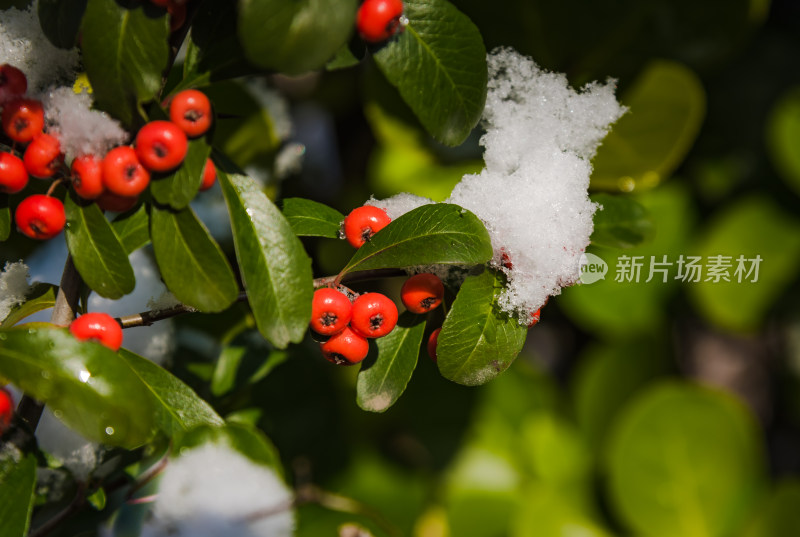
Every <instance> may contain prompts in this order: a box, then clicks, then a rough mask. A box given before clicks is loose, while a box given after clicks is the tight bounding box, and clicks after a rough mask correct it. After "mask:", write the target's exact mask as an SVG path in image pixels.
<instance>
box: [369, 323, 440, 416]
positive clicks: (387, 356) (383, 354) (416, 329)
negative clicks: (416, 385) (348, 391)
mask: <svg viewBox="0 0 800 537" xmlns="http://www.w3.org/2000/svg"><path fill="white" fill-rule="evenodd" d="M424 333H425V316H423V315H415V314H413V313H411V312H408V311H406V312H403V314H402V315H400V319H399V320H398V321H397V326H395V328H394V330H392V331H391V332H390V333H389V334H388V335H387V336H384V337H382V338H379V339H377V340H376V341H375V343H376V347H377V352H375V351H374V348H372V349H370V354H369V356H367V358H366V359H365V360H364V361H363V362H362V365H361V370H360V371H359V372H358V381H357V382H356V402H357V403H358V406H359V407H361V408H362V409H363V410H369V411H370V412H385V411H386V410H387V409H388V408H389V407H390V406H392V405H393V404H394V403H395V402H396V401H397V400H398V399H399V398H400V396H401V395H402V394H403V392H404V391H405V389H406V386H407V385H408V381H409V380H411V374H412V373H413V372H414V369H415V368H416V366H417V358H418V356H419V350H420V345H421V344H422V336H423V334H424Z"/></svg>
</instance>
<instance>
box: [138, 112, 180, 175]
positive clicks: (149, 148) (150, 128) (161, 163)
mask: <svg viewBox="0 0 800 537" xmlns="http://www.w3.org/2000/svg"><path fill="white" fill-rule="evenodd" d="M135 145H136V156H137V157H139V162H141V163H142V164H143V165H144V167H145V168H147V169H148V170H150V171H154V172H168V171H170V170H174V169H175V168H177V167H178V166H180V165H181V163H182V162H183V159H184V157H186V151H187V150H188V149H189V142H188V140H187V139H186V134H184V133H183V131H182V130H181V129H179V128H178V126H177V125H175V124H174V123H172V122H171V121H162V120H156V121H151V122H150V123H148V124H147V125H145V126H144V127H142V128H141V129H139V132H138V133H137V134H136V144H135Z"/></svg>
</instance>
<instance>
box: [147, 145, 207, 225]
mask: <svg viewBox="0 0 800 537" xmlns="http://www.w3.org/2000/svg"><path fill="white" fill-rule="evenodd" d="M209 153H211V148H210V147H209V146H208V144H207V143H206V142H205V140H203V139H197V140H190V141H189V149H188V151H187V152H186V158H185V159H184V160H183V163H182V164H181V165H180V167H179V168H178V169H177V170H175V171H174V172H172V173H170V174H169V175H167V176H166V177H159V178H155V179H153V181H152V182H151V183H150V192H151V193H152V194H153V197H154V198H155V199H156V201H157V202H159V203H160V204H162V205H169V206H170V207H172V208H173V209H178V210H180V209H183V208H184V207H186V206H187V205H189V202H190V201H192V200H193V199H194V197H195V196H196V195H197V192H198V190H199V189H200V183H201V182H202V181H203V169H204V168H205V166H206V160H208V155H209Z"/></svg>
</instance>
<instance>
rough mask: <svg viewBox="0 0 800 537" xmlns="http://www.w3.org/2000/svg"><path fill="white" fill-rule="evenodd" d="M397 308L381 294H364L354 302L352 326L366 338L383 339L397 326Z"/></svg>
mask: <svg viewBox="0 0 800 537" xmlns="http://www.w3.org/2000/svg"><path fill="white" fill-rule="evenodd" d="M397 317H398V313H397V306H395V304H394V302H392V300H391V299H390V298H389V297H387V296H386V295H382V294H381V293H364V294H363V295H361V296H359V297H358V298H357V299H356V300H355V302H353V314H352V317H351V318H350V326H351V327H352V328H353V330H355V331H356V332H357V333H359V334H361V335H362V336H364V337H368V338H376V337H383V336H385V335H386V334H388V333H389V332H391V331H392V330H393V329H394V327H395V325H396V324H397Z"/></svg>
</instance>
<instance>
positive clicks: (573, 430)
mask: <svg viewBox="0 0 800 537" xmlns="http://www.w3.org/2000/svg"><path fill="white" fill-rule="evenodd" d="M520 435H521V438H522V446H523V449H522V450H521V451H522V453H521V456H522V457H524V458H525V460H526V462H527V463H528V466H529V467H530V468H531V470H533V472H534V474H535V475H536V477H537V479H538V480H539V481H540V482H542V483H548V484H550V485H551V486H557V487H567V488H568V487H571V486H573V487H575V488H576V489H580V488H583V487H584V486H586V485H588V483H589V481H590V477H591V475H592V473H591V471H592V459H591V451H590V450H589V447H588V446H587V445H586V441H585V440H584V438H583V437H582V436H581V434H580V432H579V431H578V429H577V427H575V426H574V425H573V424H572V423H570V422H568V421H567V420H565V419H564V418H561V417H560V416H558V415H557V414H554V413H545V412H542V413H539V414H532V415H530V416H529V417H528V418H527V419H526V420H525V421H524V422H523V423H522V426H521V428H520Z"/></svg>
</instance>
